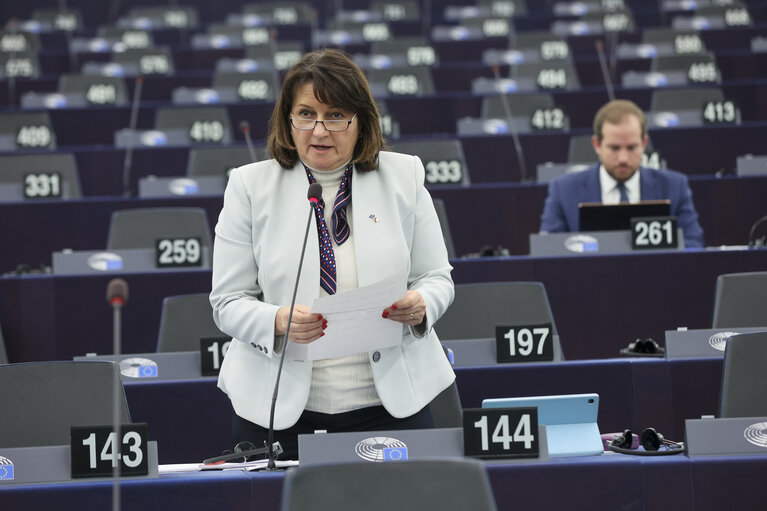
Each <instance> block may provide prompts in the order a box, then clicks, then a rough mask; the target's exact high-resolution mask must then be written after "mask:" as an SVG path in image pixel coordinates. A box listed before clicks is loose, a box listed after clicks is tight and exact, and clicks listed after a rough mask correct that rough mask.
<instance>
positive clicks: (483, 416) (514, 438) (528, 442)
mask: <svg viewBox="0 0 767 511" xmlns="http://www.w3.org/2000/svg"><path fill="white" fill-rule="evenodd" d="M463 451H464V455H466V456H475V457H478V458H536V457H538V456H539V453H540V449H539V445H538V409H537V408H535V407H528V408H467V409H464V410H463Z"/></svg>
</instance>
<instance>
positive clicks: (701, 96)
mask: <svg viewBox="0 0 767 511" xmlns="http://www.w3.org/2000/svg"><path fill="white" fill-rule="evenodd" d="M722 100H724V94H722V90H721V89H719V88H715V87H702V88H697V87H696V88H686V89H676V90H656V91H653V93H652V98H651V99H650V111H652V112H663V111H670V112H676V111H679V110H700V109H701V108H703V105H704V104H705V103H706V102H708V101H722Z"/></svg>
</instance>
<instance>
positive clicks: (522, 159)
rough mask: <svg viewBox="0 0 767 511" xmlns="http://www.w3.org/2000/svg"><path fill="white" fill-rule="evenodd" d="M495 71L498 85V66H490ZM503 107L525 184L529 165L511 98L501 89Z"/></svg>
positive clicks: (499, 75)
mask: <svg viewBox="0 0 767 511" xmlns="http://www.w3.org/2000/svg"><path fill="white" fill-rule="evenodd" d="M490 69H492V71H493V78H494V79H495V83H496V85H499V84H500V83H501V74H500V72H499V70H498V64H493V65H492V66H490ZM499 92H500V93H501V95H500V99H501V106H502V107H503V113H504V114H505V115H506V123H507V124H508V125H509V133H511V140H512V141H513V142H514V150H515V152H516V153H517V163H518V164H519V177H520V181H522V182H523V183H524V182H525V181H527V165H526V164H525V154H524V152H523V151H522V143H521V142H520V141H519V134H518V133H517V128H516V127H515V126H514V119H513V118H512V113H513V112H512V111H511V105H510V104H509V98H507V97H506V92H505V91H504V90H503V89H501V90H500V91H499Z"/></svg>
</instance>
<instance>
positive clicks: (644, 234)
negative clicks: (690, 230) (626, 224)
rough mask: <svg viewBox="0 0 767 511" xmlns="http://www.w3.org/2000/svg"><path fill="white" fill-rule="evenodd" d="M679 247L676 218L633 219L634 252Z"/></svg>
mask: <svg viewBox="0 0 767 511" xmlns="http://www.w3.org/2000/svg"><path fill="white" fill-rule="evenodd" d="M678 245H679V239H678V236H677V230H676V217H673V216H658V217H639V218H632V219H631V248H633V249H634V250H643V249H659V248H676V247H677V246H678Z"/></svg>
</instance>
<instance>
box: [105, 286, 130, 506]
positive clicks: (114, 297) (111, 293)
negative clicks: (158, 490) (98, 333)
mask: <svg viewBox="0 0 767 511" xmlns="http://www.w3.org/2000/svg"><path fill="white" fill-rule="evenodd" d="M127 301H128V283H127V282H125V280H123V279H112V280H110V281H109V283H108V284H107V303H108V304H109V305H110V306H111V307H112V310H113V318H114V320H113V328H114V330H113V334H112V346H113V347H112V351H113V353H114V357H115V364H116V365H117V370H116V371H115V373H114V374H115V376H114V381H113V382H112V431H114V432H115V434H118V435H119V431H120V423H121V420H120V404H119V403H121V402H122V400H121V399H120V397H121V394H122V391H123V386H122V381H121V379H120V362H119V360H118V358H119V356H120V344H121V342H120V320H121V317H122V316H121V315H122V308H123V307H124V306H125V304H126V302H127ZM119 510H120V464H119V463H116V464H114V466H113V468H112V511H119Z"/></svg>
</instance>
